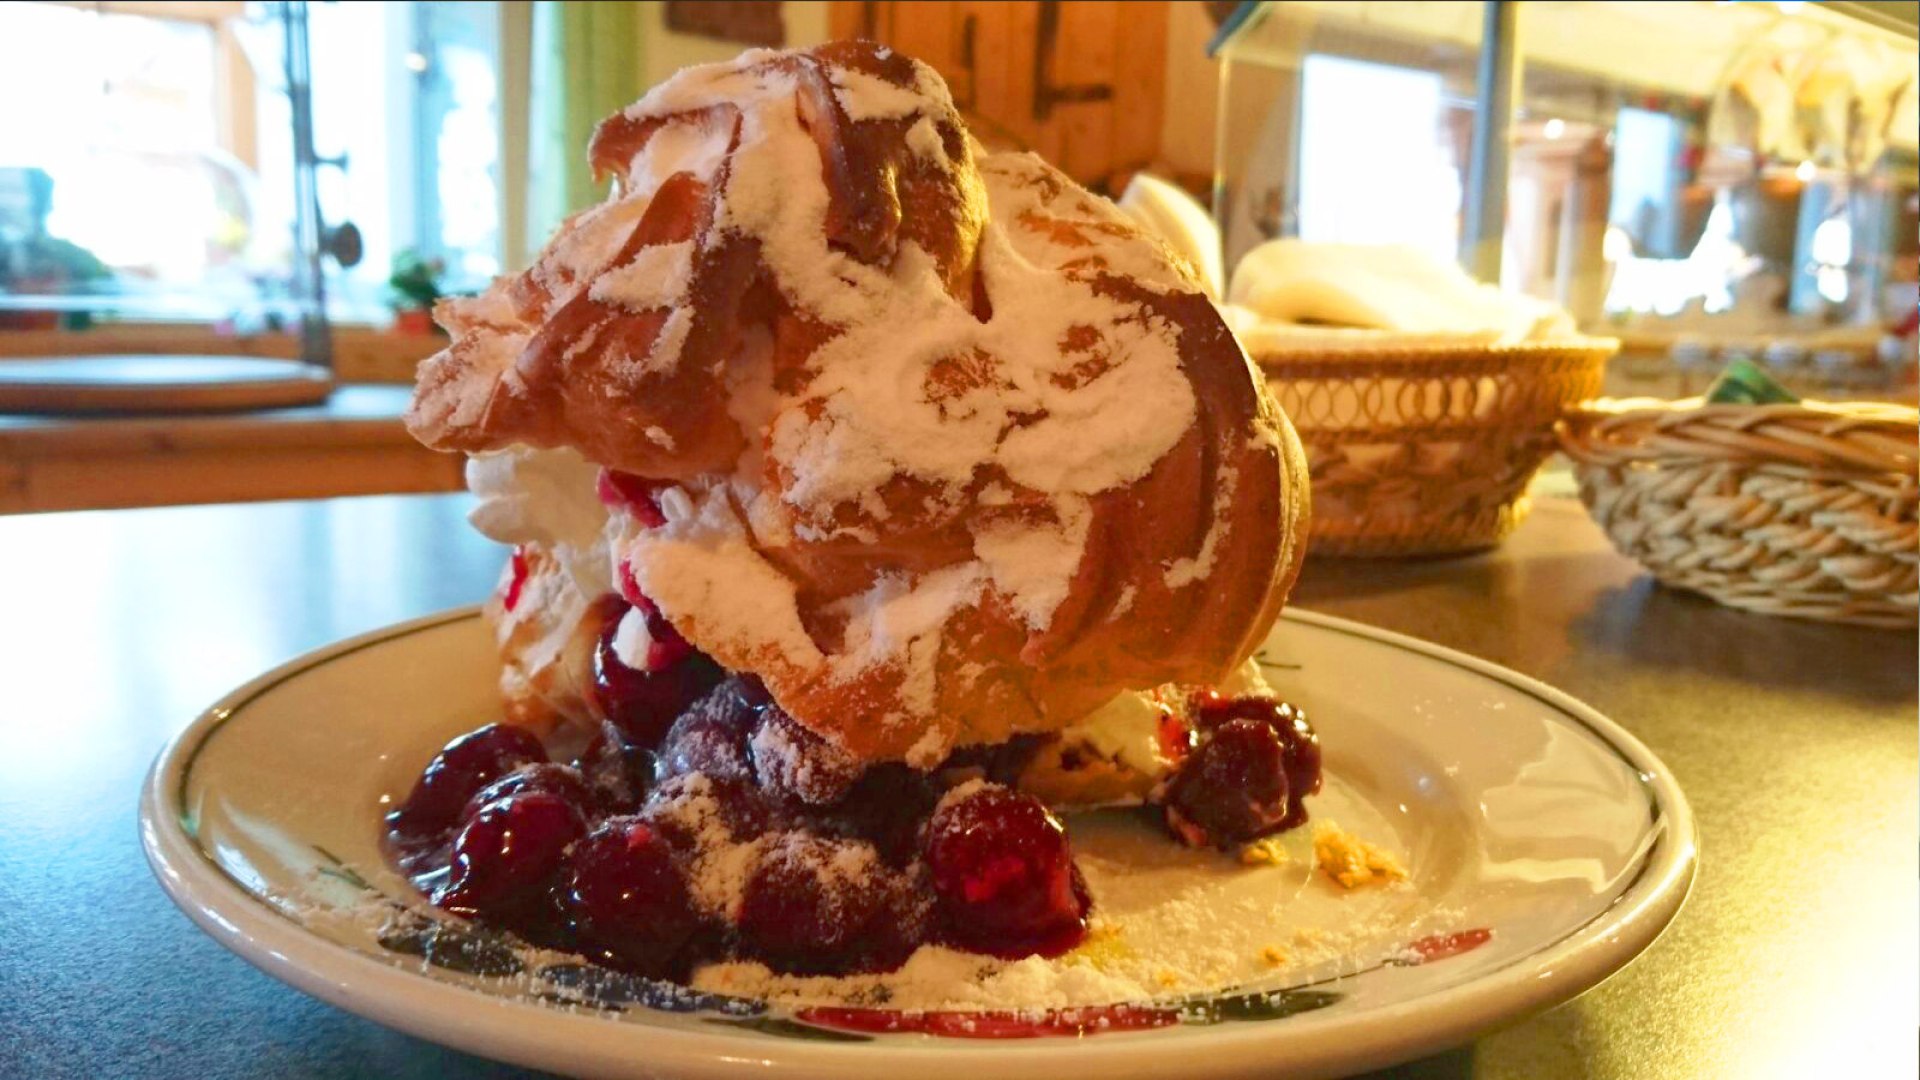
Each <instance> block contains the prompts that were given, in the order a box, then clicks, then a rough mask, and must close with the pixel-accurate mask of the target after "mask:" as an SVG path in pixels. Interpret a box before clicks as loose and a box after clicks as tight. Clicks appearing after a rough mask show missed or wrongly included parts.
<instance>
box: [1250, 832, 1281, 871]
mask: <svg viewBox="0 0 1920 1080" xmlns="http://www.w3.org/2000/svg"><path fill="white" fill-rule="evenodd" d="M1240 862H1241V863H1242V864H1243V865H1246V866H1285V865H1286V864H1287V849H1286V848H1284V847H1282V846H1280V838H1279V837H1277V836H1269V837H1267V838H1266V839H1264V840H1255V841H1254V842H1253V843H1251V844H1248V845H1246V846H1245V847H1243V848H1241V849H1240Z"/></svg>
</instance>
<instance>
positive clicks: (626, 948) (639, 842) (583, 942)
mask: <svg viewBox="0 0 1920 1080" xmlns="http://www.w3.org/2000/svg"><path fill="white" fill-rule="evenodd" d="M560 903H561V906H562V908H563V909H564V910H565V911H566V913H567V915H568V916H569V918H570V919H571V920H572V923H573V928H574V931H575V933H576V934H577V936H578V943H579V946H580V948H581V949H582V951H584V952H586V953H587V955H589V956H590V957H592V958H593V959H595V960H598V961H601V962H603V963H605V964H607V965H609V966H611V967H616V968H619V969H620V970H622V971H628V972H632V973H633V974H636V975H644V976H649V977H652V978H677V979H684V978H685V977H686V976H687V973H688V970H689V968H690V967H691V965H692V961H693V960H694V959H695V957H697V956H698V954H699V950H700V948H701V944H702V940H703V937H704V931H705V930H706V927H705V924H704V921H703V920H702V919H701V918H700V916H699V914H698V913H697V912H696V911H695V910H694V907H693V898H692V896H691V895H690V894H689V893H688V891H687V879H686V875H685V874H684V873H683V872H682V871H681V869H680V866H679V864H678V862H677V861H676V859H675V857H674V852H673V848H672V846H671V845H669V844H668V843H667V841H666V838H665V837H663V836H661V835H660V833H659V832H658V831H656V830H655V829H653V828H652V827H651V826H649V825H647V824H645V823H644V822H641V821H637V820H635V819H633V818H610V819H608V820H607V821H605V822H602V823H601V824H600V826H599V827H598V828H596V829H594V830H593V832H592V833H590V834H588V836H587V837H586V839H584V840H582V841H580V843H578V844H576V845H575V846H574V849H573V851H572V853H571V854H570V856H569V858H568V867H567V871H566V874H565V876H564V878H563V881H562V883H561V887H560Z"/></svg>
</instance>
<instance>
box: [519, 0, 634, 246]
mask: <svg viewBox="0 0 1920 1080" xmlns="http://www.w3.org/2000/svg"><path fill="white" fill-rule="evenodd" d="M640 33H641V23H640V5H638V4H636V3H630V2H618V3H590V2H586V0H536V2H535V4H534V5H533V47H532V50H531V51H532V56H531V66H532V72H531V75H532V78H531V80H530V82H531V87H530V97H531V100H530V102H529V108H528V143H529V145H528V154H527V165H528V169H527V202H528V213H527V223H526V224H527V238H528V250H530V251H538V250H539V249H540V247H541V245H542V244H543V243H544V242H545V240H546V238H547V237H548V236H550V235H552V233H553V229H554V226H556V225H558V224H559V223H560V219H561V218H563V217H565V216H567V215H568V214H571V213H573V212H574V211H576V210H580V209H583V208H585V207H587V206H591V205H592V204H594V203H596V202H599V201H600V200H601V199H603V198H605V197H606V187H605V185H604V184H596V183H594V181H593V173H592V170H590V169H589V168H588V167H587V139H588V138H589V137H591V136H592V134H593V129H594V126H595V125H597V124H599V123H600V121H601V120H602V119H604V118H605V117H606V116H608V115H609V114H611V113H613V112H615V111H616V110H619V109H621V108H624V107H625V106H627V105H630V104H632V103H633V101H634V100H635V99H636V98H638V97H639V96H640V92H641V90H642V89H643V87H642V85H641V74H640V69H641V57H640V51H641V49H640V46H641V42H640Z"/></svg>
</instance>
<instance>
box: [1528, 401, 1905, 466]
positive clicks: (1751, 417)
mask: <svg viewBox="0 0 1920 1080" xmlns="http://www.w3.org/2000/svg"><path fill="white" fill-rule="evenodd" d="M1555 428H1556V431H1557V433H1558V435H1559V440H1560V448H1561V449H1562V450H1564V451H1566V453H1567V455H1568V456H1569V457H1571V458H1573V459H1574V460H1575V461H1577V462H1581V463H1583V464H1594V465H1604V464H1613V465H1622V464H1626V463H1629V462H1635V463H1639V464H1641V465H1655V466H1662V465H1673V466H1690V465H1697V464H1704V463H1710V462H1711V463H1720V464H1726V465H1737V466H1741V467H1745V468H1767V467H1779V468H1786V469H1789V470H1813V471H1817V472H1819V473H1822V474H1827V475H1834V476H1838V475H1841V474H1848V475H1855V476H1873V475H1879V476H1892V477H1895V478H1906V479H1903V480H1902V482H1903V483H1905V482H1910V480H1911V478H1912V476H1913V475H1914V472H1915V466H1916V462H1920V410H1916V409H1913V408H1910V407H1908V406H1905V405H1895V404H1891V403H1887V402H1877V401H1839V402H1832V401H1806V402H1800V403H1797V404H1781V405H1709V404H1706V403H1705V402H1704V401H1702V399H1700V398H1684V399H1681V400H1679V401H1665V400H1661V399H1657V398H1624V399H1608V398H1601V399H1596V400H1593V401H1589V402H1586V403H1584V404H1582V405H1580V406H1578V407H1576V408H1572V409H1569V410H1567V412H1566V413H1565V414H1564V415H1563V416H1562V417H1561V419H1560V422H1559V423H1558V424H1556V425H1555Z"/></svg>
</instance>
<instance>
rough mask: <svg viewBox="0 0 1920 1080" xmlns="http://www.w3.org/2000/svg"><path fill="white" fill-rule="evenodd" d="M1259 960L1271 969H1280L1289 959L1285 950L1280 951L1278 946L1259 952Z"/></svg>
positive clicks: (1268, 947)
mask: <svg viewBox="0 0 1920 1080" xmlns="http://www.w3.org/2000/svg"><path fill="white" fill-rule="evenodd" d="M1260 959H1261V960H1262V961H1263V962H1265V963H1266V964H1268V965H1270V966H1272V967H1280V966H1282V965H1284V964H1285V963H1286V962H1287V961H1288V960H1289V959H1290V957H1288V955H1287V950H1285V949H1282V948H1281V947H1279V946H1278V945H1269V946H1267V947H1266V948H1264V949H1261V950H1260Z"/></svg>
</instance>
